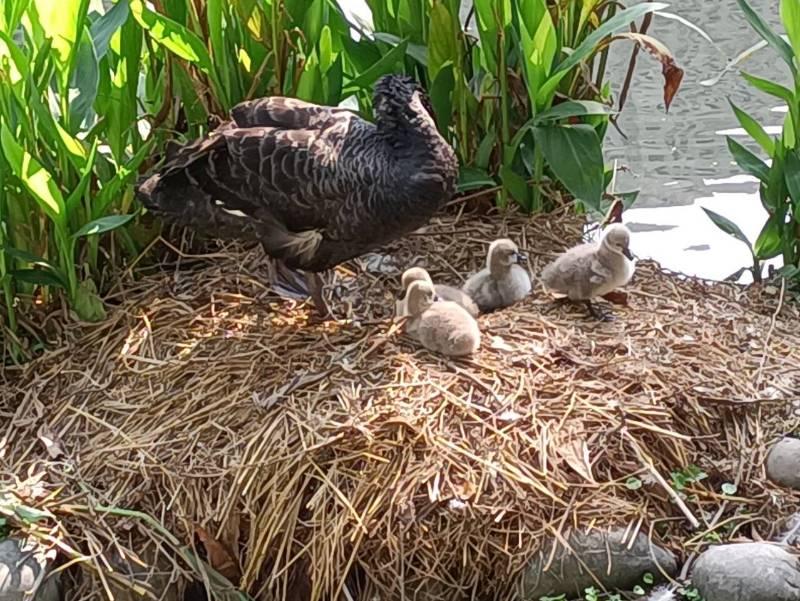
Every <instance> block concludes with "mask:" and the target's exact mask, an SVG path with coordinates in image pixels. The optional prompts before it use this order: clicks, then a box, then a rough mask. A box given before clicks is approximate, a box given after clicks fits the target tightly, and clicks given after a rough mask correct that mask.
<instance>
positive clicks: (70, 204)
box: [64, 138, 100, 215]
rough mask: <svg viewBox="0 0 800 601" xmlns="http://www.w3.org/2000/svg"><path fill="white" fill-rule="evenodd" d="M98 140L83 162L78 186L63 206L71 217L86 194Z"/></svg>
mask: <svg viewBox="0 0 800 601" xmlns="http://www.w3.org/2000/svg"><path fill="white" fill-rule="evenodd" d="M99 143H100V140H99V138H95V139H94V142H93V143H92V148H91V150H90V151H89V156H88V157H87V158H86V160H85V161H84V166H83V171H82V173H81V179H80V181H79V182H78V185H77V186H76V187H75V189H74V190H73V191H72V192H70V195H69V196H68V197H67V200H66V201H65V203H64V204H65V205H66V207H67V214H68V215H71V214H72V213H73V211H74V210H75V207H76V206H77V205H78V204H79V203H80V201H81V198H83V195H84V194H85V193H86V189H87V188H88V187H89V183H90V182H91V181H92V172H93V169H94V161H95V159H96V158H97V147H98V146H99Z"/></svg>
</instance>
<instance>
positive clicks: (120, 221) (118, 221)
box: [72, 213, 136, 238]
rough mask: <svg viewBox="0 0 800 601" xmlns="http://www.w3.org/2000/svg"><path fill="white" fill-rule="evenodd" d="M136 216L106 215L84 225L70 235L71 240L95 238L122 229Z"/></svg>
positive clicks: (132, 214) (133, 214)
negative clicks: (84, 237)
mask: <svg viewBox="0 0 800 601" xmlns="http://www.w3.org/2000/svg"><path fill="white" fill-rule="evenodd" d="M135 216H136V214H135V213H131V214H129V215H108V216H106V217H100V218H99V219H95V220H94V221H91V222H89V223H87V224H86V225H84V226H83V227H82V228H81V229H79V230H78V231H77V232H75V233H74V234H72V237H73V238H80V237H81V236H96V235H97V234H102V233H104V232H109V231H111V230H115V229H117V228H118V227H122V226H123V225H125V224H126V223H128V222H129V221H130V220H131V219H133V218H134V217H135Z"/></svg>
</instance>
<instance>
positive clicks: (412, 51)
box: [375, 31, 428, 67]
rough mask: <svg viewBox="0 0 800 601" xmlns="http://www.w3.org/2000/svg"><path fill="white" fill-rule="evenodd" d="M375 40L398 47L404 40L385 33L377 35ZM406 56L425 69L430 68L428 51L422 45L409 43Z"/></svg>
mask: <svg viewBox="0 0 800 601" xmlns="http://www.w3.org/2000/svg"><path fill="white" fill-rule="evenodd" d="M375 39H376V40H380V41H381V42H384V43H386V44H391V45H392V46H397V45H398V44H399V43H400V42H402V41H403V40H402V38H399V37H397V36H396V35H392V34H391V33H384V32H382V31H381V32H377V33H376V34H375ZM406 54H408V56H410V57H411V58H413V59H414V60H415V61H417V62H418V63H419V64H420V65H422V66H423V67H427V66H428V49H427V48H426V47H425V46H423V45H422V44H412V43H410V42H409V43H408V46H407V47H406Z"/></svg>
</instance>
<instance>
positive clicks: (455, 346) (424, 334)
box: [406, 280, 481, 357]
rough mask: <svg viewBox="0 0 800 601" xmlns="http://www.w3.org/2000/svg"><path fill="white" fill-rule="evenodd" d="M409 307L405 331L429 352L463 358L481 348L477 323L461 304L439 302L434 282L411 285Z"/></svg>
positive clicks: (418, 282) (408, 291)
mask: <svg viewBox="0 0 800 601" xmlns="http://www.w3.org/2000/svg"><path fill="white" fill-rule="evenodd" d="M406 306H407V307H408V311H409V313H408V314H409V321H408V323H407V326H406V332H407V333H408V334H409V335H410V336H412V337H413V338H415V339H416V340H418V341H419V342H421V343H422V346H424V347H425V348H427V349H428V350H430V351H434V352H436V353H441V354H442V355H447V356H449V357H462V356H465V355H471V354H472V353H474V352H476V351H477V350H478V348H479V347H480V344H481V332H480V330H479V329H478V322H476V321H475V319H474V318H473V317H472V316H471V315H470V314H469V313H467V311H466V309H464V308H463V307H462V306H461V305H459V304H457V303H454V302H452V301H443V300H437V298H436V291H435V289H434V287H433V284H432V283H431V282H429V281H426V280H416V281H413V282H411V283H410V285H409V287H408V290H407V291H406Z"/></svg>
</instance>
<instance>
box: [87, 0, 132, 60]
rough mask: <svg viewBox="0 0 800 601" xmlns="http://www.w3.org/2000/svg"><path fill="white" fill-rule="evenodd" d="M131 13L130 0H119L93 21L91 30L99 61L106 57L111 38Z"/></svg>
mask: <svg viewBox="0 0 800 601" xmlns="http://www.w3.org/2000/svg"><path fill="white" fill-rule="evenodd" d="M130 14H131V11H130V5H129V2H128V0H119V1H118V2H117V3H116V4H115V5H114V6H112V7H111V10H109V11H108V12H107V13H106V14H104V15H103V16H101V17H100V18H99V19H97V20H96V21H95V22H94V23H92V26H91V27H90V28H89V31H90V32H91V36H92V41H93V42H94V48H95V51H96V52H97V60H98V61H99V60H102V59H103V57H105V55H106V53H107V52H108V45H109V43H110V42H111V38H112V37H113V36H114V34H115V33H116V32H117V30H118V29H119V28H120V27H122V25H123V24H124V23H125V21H127V20H128V15H130Z"/></svg>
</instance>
